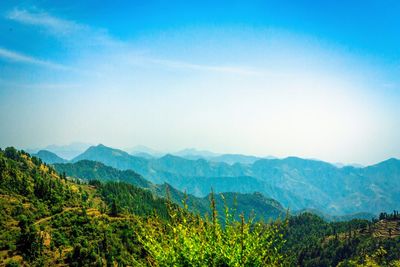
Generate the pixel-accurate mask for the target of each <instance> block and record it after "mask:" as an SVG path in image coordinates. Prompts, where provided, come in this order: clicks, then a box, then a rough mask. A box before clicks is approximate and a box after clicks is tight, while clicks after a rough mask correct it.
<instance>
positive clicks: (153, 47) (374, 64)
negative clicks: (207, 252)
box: [0, 0, 400, 165]
mask: <svg viewBox="0 0 400 267" xmlns="http://www.w3.org/2000/svg"><path fill="white" fill-rule="evenodd" d="M398 14H400V2H399V1H395V0H393V1H390V0H388V1H384V2H383V1H370V0H367V1H119V0H114V1H94V0H91V1H46V0H37V1H11V0H5V1H1V2H0V33H1V34H0V147H3V148H4V147H7V146H16V147H18V148H37V147H45V146H47V145H50V144H58V145H64V144H69V143H72V142H77V141H79V142H88V143H103V144H105V145H108V146H112V147H118V148H129V147H134V146H136V145H146V146H149V147H152V148H154V149H157V150H161V151H177V150H180V149H183V148H188V147H195V148H197V149H203V150H211V151H215V152H219V153H242V154H252V155H257V156H266V155H273V156H276V157H286V156H299V157H304V158H315V159H321V160H325V161H330V162H343V163H360V164H365V165H366V164H373V163H376V162H379V161H382V160H385V159H387V158H391V157H397V158H400V138H399V137H400V104H399V103H400V16H399V15H398Z"/></svg>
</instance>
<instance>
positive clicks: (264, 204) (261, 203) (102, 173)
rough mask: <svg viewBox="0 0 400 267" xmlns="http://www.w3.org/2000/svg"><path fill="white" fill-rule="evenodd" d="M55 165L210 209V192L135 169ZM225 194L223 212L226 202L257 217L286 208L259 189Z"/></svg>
mask: <svg viewBox="0 0 400 267" xmlns="http://www.w3.org/2000/svg"><path fill="white" fill-rule="evenodd" d="M54 167H55V169H56V170H57V171H58V172H60V173H65V174H66V175H67V176H70V177H74V178H79V179H83V180H86V181H89V180H92V179H96V180H99V181H102V182H107V181H114V182H119V181H122V182H126V183H130V184H132V185H135V186H138V187H141V188H145V189H148V190H149V191H151V192H152V193H153V194H154V195H156V196H161V197H166V196H167V191H168V192H169V194H170V196H169V197H170V198H171V199H172V200H173V201H174V202H175V203H177V204H182V202H183V201H186V203H187V204H188V206H189V209H190V210H191V211H193V212H196V213H200V214H201V215H205V214H206V213H209V212H210V207H209V198H210V196H209V195H207V196H205V197H202V198H199V197H195V196H193V195H190V194H185V193H183V192H182V191H179V190H177V189H175V188H174V187H172V186H170V185H167V184H161V185H157V184H152V183H151V182H148V181H147V180H145V179H144V178H143V177H142V176H141V175H139V174H137V173H136V172H134V171H132V170H124V171H121V170H117V169H114V168H112V167H109V166H106V165H104V164H102V163H99V162H94V161H89V160H82V161H78V162H76V163H67V164H55V165H54ZM223 195H224V196H225V202H224V201H223V200H222V196H221V195H220V194H217V195H216V200H217V205H216V208H217V210H218V211H219V213H220V214H221V216H222V215H223V214H224V212H223V211H224V208H225V204H226V205H227V206H228V207H230V208H231V209H237V211H238V212H237V216H238V215H239V214H240V213H242V212H243V213H244V214H245V217H246V218H248V217H250V216H251V215H252V214H254V215H255V216H256V217H257V218H258V219H263V220H265V221H267V220H268V219H271V218H273V219H275V218H277V217H278V216H284V215H285V210H284V208H283V207H282V206H281V205H280V204H279V203H278V202H277V201H275V200H272V199H269V198H266V197H264V196H263V195H262V194H260V193H246V194H241V193H229V192H224V193H223Z"/></svg>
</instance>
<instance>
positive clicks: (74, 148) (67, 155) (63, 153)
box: [25, 142, 92, 160]
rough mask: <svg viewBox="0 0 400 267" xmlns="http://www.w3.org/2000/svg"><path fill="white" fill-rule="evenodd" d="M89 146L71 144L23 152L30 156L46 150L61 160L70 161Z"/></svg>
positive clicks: (86, 144)
mask: <svg viewBox="0 0 400 267" xmlns="http://www.w3.org/2000/svg"><path fill="white" fill-rule="evenodd" d="M90 146H92V144H88V143H81V142H73V143H71V144H69V145H49V146H46V147H44V148H36V149H25V151H26V152H28V153H30V154H31V155H32V154H35V153H38V152H39V151H40V150H47V151H50V152H52V153H54V154H56V155H57V156H59V157H61V158H63V159H66V160H71V159H73V158H74V157H76V156H78V155H79V154H81V153H83V152H84V151H85V150H86V149H88V148H89V147H90Z"/></svg>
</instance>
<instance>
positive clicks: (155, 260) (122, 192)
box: [0, 148, 284, 266]
mask: <svg viewBox="0 0 400 267" xmlns="http://www.w3.org/2000/svg"><path fill="white" fill-rule="evenodd" d="M210 203H211V204H210ZM215 203H216V201H215V200H214V198H213V197H211V202H209V205H210V206H211V209H210V210H211V213H210V214H209V216H206V219H202V218H200V217H199V216H196V215H192V214H191V213H190V212H189V211H188V210H187V209H184V208H183V209H182V208H179V207H178V206H177V205H174V204H173V203H171V202H170V201H169V200H167V199H165V198H160V197H157V196H155V195H154V194H153V193H152V192H151V191H150V190H146V189H141V188H139V187H136V186H134V185H132V184H127V183H124V182H107V183H104V184H103V183H101V182H99V181H97V180H92V181H91V182H90V183H89V184H82V183H81V181H80V180H77V181H76V182H74V181H72V180H68V179H66V177H65V176H64V174H62V175H59V174H58V173H57V172H56V171H55V170H54V169H53V168H52V167H51V166H49V165H46V164H44V163H42V162H41V160H39V159H38V158H35V157H32V158H31V157H30V156H29V154H26V153H24V152H21V151H17V150H15V149H14V148H7V149H6V150H4V151H3V150H0V207H1V209H0V233H1V234H0V266H5V265H6V266H66V265H68V266H103V265H104V266H187V265H189V266H204V265H211V266H238V264H246V265H251V266H265V265H271V266H278V265H280V263H283V261H284V258H283V256H282V254H281V251H280V247H281V246H282V244H283V240H282V238H281V235H280V234H279V233H280V232H282V227H283V225H282V224H262V223H252V222H250V221H247V220H245V219H244V217H242V218H243V219H242V220H241V221H232V220H231V219H228V218H227V221H224V223H223V224H224V227H222V222H220V219H219V216H218V211H217V210H216V208H215ZM229 218H231V217H229Z"/></svg>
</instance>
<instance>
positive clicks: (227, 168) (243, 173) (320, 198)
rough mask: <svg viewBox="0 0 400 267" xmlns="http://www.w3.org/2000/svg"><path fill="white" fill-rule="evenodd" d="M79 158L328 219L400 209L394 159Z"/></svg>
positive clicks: (106, 151)
mask: <svg viewBox="0 0 400 267" xmlns="http://www.w3.org/2000/svg"><path fill="white" fill-rule="evenodd" d="M83 159H88V160H94V161H99V162H102V163H104V164H106V165H109V166H112V167H114V168H117V169H120V170H128V169H132V170H134V171H135V172H137V173H139V174H141V175H142V176H143V177H145V178H146V179H148V180H150V181H151V182H153V183H164V182H165V183H169V184H171V185H172V186H174V187H176V188H177V189H179V190H182V191H186V192H188V193H189V194H194V195H196V196H198V197H204V196H206V195H207V194H208V193H209V192H210V190H211V188H213V189H214V190H215V192H217V193H218V192H227V191H232V192H239V193H253V192H261V193H263V194H264V195H266V196H269V197H271V198H273V199H276V200H277V201H279V202H280V203H282V204H283V205H284V206H285V207H289V208H290V209H291V210H302V209H316V210H319V211H321V212H323V213H324V214H330V215H332V216H341V215H349V214H354V213H360V212H366V213H373V214H376V213H378V212H381V211H389V212H390V211H391V210H393V209H398V206H400V161H399V160H397V159H389V160H387V161H384V162H381V163H378V164H376V165H372V166H368V167H364V168H355V167H351V166H345V167H341V168H338V167H336V166H334V165H332V164H330V163H326V162H323V161H317V160H307V159H301V158H297V157H288V158H285V159H259V160H256V161H255V162H253V163H248V164H241V163H234V164H228V163H224V162H213V161H212V160H205V159H197V160H189V159H185V158H182V157H178V156H174V155H171V154H167V155H165V156H163V157H161V158H147V159H146V158H142V157H137V156H132V155H130V154H128V153H126V152H124V151H122V150H118V149H112V148H109V147H106V146H104V145H98V146H93V147H90V148H89V149H87V150H86V151H85V152H84V153H82V154H81V155H79V156H78V157H76V158H74V159H73V160H72V161H73V162H76V161H79V160H83Z"/></svg>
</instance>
